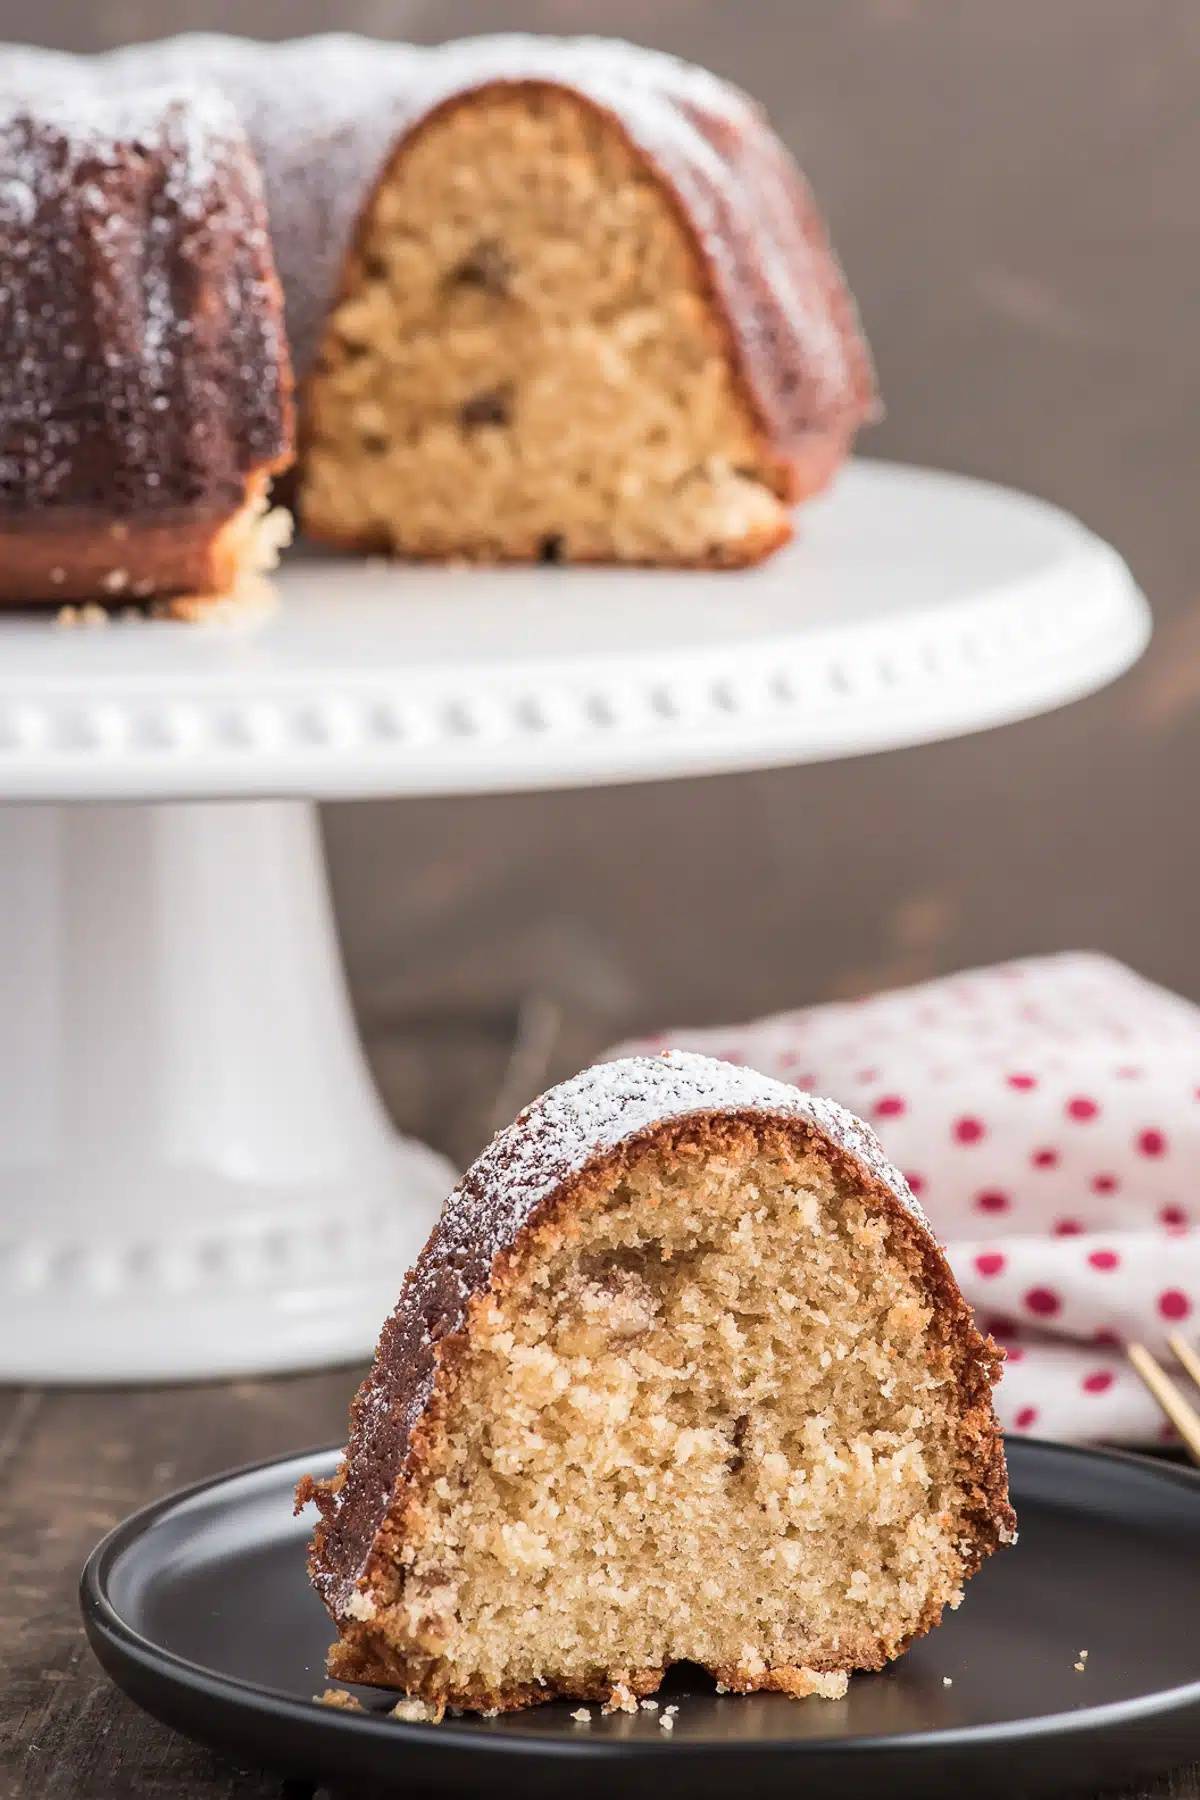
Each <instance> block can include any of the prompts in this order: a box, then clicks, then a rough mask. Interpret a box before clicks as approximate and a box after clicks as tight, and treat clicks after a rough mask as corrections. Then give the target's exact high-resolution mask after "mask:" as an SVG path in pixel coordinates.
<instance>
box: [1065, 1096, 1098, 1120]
mask: <svg viewBox="0 0 1200 1800" xmlns="http://www.w3.org/2000/svg"><path fill="white" fill-rule="evenodd" d="M1066 1111H1067V1117H1068V1119H1078V1120H1079V1121H1080V1122H1081V1123H1083V1122H1086V1121H1087V1120H1089V1119H1097V1118H1099V1116H1100V1108H1099V1107H1098V1106H1097V1105H1096V1102H1095V1101H1094V1100H1091V1099H1089V1098H1088V1096H1087V1095H1086V1094H1076V1096H1075V1098H1074V1099H1073V1100H1068V1101H1067V1108H1066Z"/></svg>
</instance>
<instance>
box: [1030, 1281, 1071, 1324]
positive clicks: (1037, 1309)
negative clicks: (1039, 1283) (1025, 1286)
mask: <svg viewBox="0 0 1200 1800" xmlns="http://www.w3.org/2000/svg"><path fill="white" fill-rule="evenodd" d="M1025 1304H1026V1306H1027V1307H1028V1308H1029V1310H1030V1312H1031V1313H1036V1314H1037V1315H1038V1317H1039V1318H1040V1319H1052V1318H1053V1317H1054V1315H1055V1313H1058V1312H1061V1311H1062V1301H1061V1300H1060V1299H1059V1297H1058V1295H1057V1294H1056V1293H1055V1292H1054V1289H1053V1288H1048V1287H1033V1288H1030V1290H1029V1292H1028V1293H1027V1294H1026V1296H1025Z"/></svg>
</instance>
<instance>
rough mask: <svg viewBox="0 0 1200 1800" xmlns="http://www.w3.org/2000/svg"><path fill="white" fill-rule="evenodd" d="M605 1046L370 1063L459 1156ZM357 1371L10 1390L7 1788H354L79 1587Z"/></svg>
mask: <svg viewBox="0 0 1200 1800" xmlns="http://www.w3.org/2000/svg"><path fill="white" fill-rule="evenodd" d="M568 1018H569V1019H570V1021H571V1023H570V1025H569V1027H568V1025H567V1024H566V1022H565V1021H566V1020H567V1019H568ZM602 1043H603V1022H602V1020H601V1019H599V1018H596V1017H593V1018H592V1019H591V1020H590V1022H589V1019H588V1015H587V1012H586V1009H585V1008H580V1007H573V1008H572V1009H571V1010H570V1012H569V1013H568V1012H567V1011H566V1010H565V1009H563V1008H561V1007H560V1006H559V1005H558V1003H557V1001H556V999H555V997H554V994H553V992H551V991H546V992H534V993H533V994H531V995H530V996H529V997H528V999H527V1001H526V1003H525V1004H524V1005H522V1006H521V1007H520V1008H519V1009H517V1010H516V1012H515V1013H513V1014H511V1015H509V1016H507V1017H506V1016H503V1015H501V1014H499V1013H497V1014H495V1015H492V1016H490V1017H486V1018H482V1019H474V1020H471V1019H463V1020H460V1021H459V1023H458V1026H457V1028H456V1029H454V1030H449V1029H443V1030H442V1031H441V1032H440V1033H438V1032H431V1031H430V1030H429V1029H428V1025H427V1023H425V1022H422V1023H421V1024H420V1027H419V1029H414V1030H412V1031H411V1032H410V1033H408V1034H406V1033H404V1032H402V1031H398V1030H393V1031H391V1032H389V1034H388V1035H387V1037H386V1038H385V1039H383V1040H381V1041H380V1042H379V1043H377V1044H375V1045H373V1046H372V1051H373V1058H372V1059H373V1062H374V1066H375V1071H376V1074H377V1076H378V1077H379V1079H380V1082H381V1085H382V1086H383V1088H384V1090H385V1092H387V1093H388V1094H389V1097H390V1098H391V1099H392V1100H393V1102H394V1103H395V1110H396V1112H397V1115H398V1116H399V1117H400V1119H401V1122H402V1123H403V1125H404V1126H405V1127H406V1128H407V1129H410V1130H415V1131H420V1132H423V1133H424V1135H425V1136H426V1137H427V1138H428V1139H429V1140H430V1141H432V1142H434V1143H436V1144H437V1146H438V1147H439V1148H440V1149H442V1150H444V1151H446V1153H447V1154H448V1155H450V1156H452V1157H454V1158H455V1159H456V1160H457V1161H459V1162H465V1161H466V1160H468V1159H469V1158H470V1157H471V1156H472V1155H473V1154H474V1152H475V1151H476V1150H477V1149H478V1148H479V1147H480V1145H481V1143H482V1142H483V1141H484V1140H485V1139H486V1137H487V1136H489V1135H490V1133H491V1131H492V1130H493V1129H494V1128H495V1126H496V1125H497V1124H499V1123H501V1122H502V1121H504V1120H506V1119H507V1118H509V1117H511V1115H512V1113H513V1112H514V1111H515V1110H516V1109H517V1108H518V1107H519V1105H520V1104H521V1103H522V1102H523V1101H524V1100H525V1099H527V1098H528V1097H529V1096H530V1095H531V1094H533V1093H534V1092H536V1091H537V1089H538V1088H539V1087H540V1086H542V1085H544V1083H545V1082H546V1081H547V1080H551V1079H554V1078H556V1077H557V1076H559V1075H560V1074H562V1073H563V1072H564V1071H566V1070H567V1069H568V1068H571V1067H578V1066H579V1064H580V1063H581V1062H583V1061H585V1060H586V1059H587V1058H588V1056H589V1055H590V1054H592V1053H594V1052H595V1051H597V1050H599V1049H600V1048H601V1047H602ZM450 1102H453V1103H450ZM357 1376H358V1371H357V1370H349V1369H337V1370H334V1371H332V1372H330V1373H326V1374H319V1375H303V1376H295V1377H290V1378H286V1379H274V1380H269V1381H236V1382H232V1383H214V1384H211V1385H204V1386H200V1385H197V1386H189V1387H174V1388H156V1389H122V1390H114V1389H97V1390H80V1389H58V1390H49V1391H46V1390H42V1389H37V1388H20V1389H12V1388H10V1389H3V1390H0V1670H3V1672H4V1675H5V1680H4V1681H3V1683H2V1684H0V1747H2V1750H0V1754H2V1756H3V1761H2V1762H0V1793H2V1794H3V1795H5V1796H6V1797H7V1796H13V1797H16V1796H19V1797H20V1800H123V1797H124V1796H126V1795H137V1796H139V1800H157V1797H162V1800H167V1797H169V1800H258V1797H260V1796H261V1797H262V1800H268V1797H270V1800H316V1797H317V1796H318V1795H321V1796H326V1797H327V1800H335V1796H336V1800H347V1796H348V1790H347V1791H346V1792H345V1793H342V1792H340V1791H339V1790H329V1789H314V1788H313V1787H312V1786H310V1785H308V1784H305V1783H296V1782H286V1783H285V1782H280V1781H279V1780H278V1779H277V1778H274V1777H272V1776H271V1775H269V1774H265V1773H263V1772H262V1771H261V1770H255V1769H246V1768H241V1767H235V1766H234V1765H233V1764H231V1763H229V1762H228V1761H226V1760H225V1759H223V1758H221V1757H219V1756H216V1755H213V1754H212V1753H210V1752H209V1751H207V1750H204V1749H201V1748H200V1747H199V1746H197V1745H194V1744H191V1743H189V1742H188V1741H187V1740H186V1739H184V1738H181V1737H177V1736H176V1735H175V1734H174V1733H173V1732H171V1731H169V1730H168V1729H167V1728H166V1727H165V1726H163V1725H160V1724H158V1722H157V1721H156V1720H154V1719H151V1718H149V1717H148V1716H147V1715H145V1714H143V1713H141V1712H139V1711H138V1709H137V1708H136V1707H135V1706H133V1704H132V1703H131V1702H130V1701H128V1700H126V1699H125V1697H124V1695H123V1694H121V1693H119V1692H118V1690H117V1689H116V1688H115V1687H113V1686H112V1685H111V1684H110V1682H109V1681H108V1679H107V1677H106V1676H105V1675H103V1674H102V1672H101V1670H100V1668H99V1665H98V1664H97V1663H96V1662H95V1661H94V1659H93V1657H92V1654H91V1652H90V1650H89V1649H88V1646H87V1644H86V1642H85V1639H84V1635H83V1630H82V1627H81V1624H80V1620H79V1612H78V1607H77V1603H76V1597H75V1587H76V1581H77V1579H78V1574H79V1570H80V1568H81V1566H82V1564H83V1562H84V1560H85V1558H86V1557H87V1554H88V1552H89V1551H90V1550H91V1548H92V1546H93V1545H94V1544H95V1542H96V1540H97V1539H98V1538H99V1537H101V1536H102V1535H103V1533H104V1532H106V1531H107V1530H108V1529H109V1527H110V1526H112V1525H114V1524H115V1523H116V1522H117V1521H118V1520H119V1519H121V1518H123V1517H124V1516H125V1514H127V1513H129V1512H131V1511H133V1510H134V1509H135V1508H137V1507H139V1506H142V1505H144V1504H145V1503H146V1502H147V1501H149V1500H152V1499H154V1498H156V1497H157V1496H158V1495H160V1494H165V1493H167V1492H169V1491H170V1490H171V1489H172V1488H176V1487H181V1486H184V1485H185V1484H187V1483H189V1482H193V1481H197V1480H200V1479H202V1478H203V1477H205V1476H208V1475H212V1474H215V1473H217V1472H218V1471H219V1470H221V1469H226V1468H230V1467H234V1466H236V1465H237V1464H239V1463H246V1462H252V1461H256V1460H260V1459H262V1458H265V1457H270V1456H274V1455H276V1454H283V1453H285V1452H288V1451H292V1450H296V1449H299V1448H303V1447H304V1446H306V1445H311V1444H318V1443H321V1442H335V1441H337V1439H338V1438H339V1437H340V1436H341V1434H342V1432H343V1429H344V1424H345V1417H346V1406H347V1402H348V1399H349V1396H350V1393H351V1391H352V1389H353V1387H354V1385H355V1382H356V1380H357ZM407 1791H408V1792H409V1794H410V1795H411V1789H409V1790H407ZM354 1792H355V1794H356V1795H358V1794H361V1793H362V1790H361V1789H355V1790H354ZM1135 1794H1136V1795H1137V1796H1138V1800H1168V1797H1169V1800H1200V1766H1196V1767H1193V1768H1190V1769H1187V1770H1181V1771H1179V1772H1178V1773H1176V1774H1175V1775H1174V1776H1173V1777H1171V1778H1168V1779H1166V1780H1164V1781H1161V1782H1159V1783H1156V1784H1153V1783H1152V1784H1150V1785H1148V1786H1145V1787H1140V1788H1137V1789H1134V1790H1126V1792H1125V1800H1134V1795H1135ZM1014 1800H1017V1796H1014Z"/></svg>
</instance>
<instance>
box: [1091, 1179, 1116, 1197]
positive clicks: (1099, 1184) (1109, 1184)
mask: <svg viewBox="0 0 1200 1800" xmlns="http://www.w3.org/2000/svg"><path fill="white" fill-rule="evenodd" d="M1120 1185H1121V1184H1120V1182H1119V1181H1118V1180H1117V1178H1116V1176H1115V1175H1093V1176H1092V1192H1093V1194H1115V1193H1116V1191H1117V1189H1118V1188H1119V1187H1120Z"/></svg>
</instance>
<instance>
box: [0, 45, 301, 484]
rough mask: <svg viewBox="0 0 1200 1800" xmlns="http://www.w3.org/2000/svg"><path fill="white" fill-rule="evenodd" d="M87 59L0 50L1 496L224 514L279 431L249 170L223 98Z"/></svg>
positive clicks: (257, 201)
mask: <svg viewBox="0 0 1200 1800" xmlns="http://www.w3.org/2000/svg"><path fill="white" fill-rule="evenodd" d="M83 66H84V65H80V64H76V63H74V62H72V60H71V59H69V58H61V59H60V58H57V57H51V56H48V55H45V54H44V53H33V52H26V53H19V52H18V53H16V54H15V55H14V56H12V57H9V56H7V55H6V56H5V57H4V58H3V59H2V60H0V171H2V174H0V337H2V338H3V340H4V342H5V343H6V344H7V345H8V346H10V348H11V351H12V354H10V355H9V357H8V358H7V359H6V366H5V380H4V382H3V384H0V509H8V510H12V511H17V512H22V511H25V510H28V509H30V508H35V507H37V508H51V507H68V508H78V509H81V510H82V511H85V512H87V511H92V510H100V511H103V512H104V513H106V514H108V515H112V514H113V513H116V514H118V515H120V514H129V513H132V512H135V511H136V512H139V513H142V512H146V511H148V510H153V509H154V508H156V507H166V506H176V507H178V506H180V505H185V506H186V505H189V504H192V503H194V502H196V501H198V500H201V499H203V501H204V502H205V503H206V504H208V505H209V506H210V507H211V508H212V510H213V511H214V512H216V513H219V511H220V509H221V507H222V505H223V504H225V503H227V504H228V506H229V507H230V509H231V510H232V509H234V508H235V507H236V506H237V505H240V504H241V503H242V500H243V499H244V494H243V477H244V475H245V473H246V472H247V471H248V470H249V469H252V468H254V467H257V466H258V465H260V464H261V463H264V462H267V461H270V460H272V459H274V458H275V457H277V456H278V455H279V453H280V451H281V450H282V448H283V443H284V426H283V414H284V400H283V396H282V391H281V383H282V380H283V375H282V371H283V369H284V368H285V367H286V359H285V352H284V347H283V340H282V333H281V328H280V321H279V318H278V302H277V299H276V290H275V288H274V283H273V278H272V268H271V257H270V249H269V245H268V242H267V237H266V221H265V216H264V209H263V201H262V193H261V186H260V182H259V177H258V172H257V169H256V167H255V165H254V163H253V160H252V158H251V155H250V152H249V148H248V145H247V143H246V139H245V136H244V133H243V131H242V128H241V125H240V123H239V121H238V117H237V114H236V112H235V111H234V109H233V108H232V107H231V106H230V104H229V103H228V101H226V100H225V99H224V98H223V97H222V96H221V95H220V94H219V93H217V92H215V91H213V90H206V89H203V88H199V89H198V88H195V87H193V86H187V85H184V86H181V85H179V84H178V83H175V84H173V85H169V86H165V87H158V86H155V87H146V86H145V84H143V86H142V87H141V88H139V89H138V90H137V91H136V92H134V91H125V90H122V89H121V88H120V87H119V86H118V87H117V88H116V89H115V90H114V91H113V92H108V91H106V90H105V89H104V88H102V87H101V86H100V85H99V83H98V81H97V78H96V76H95V74H93V76H92V78H91V79H90V80H89V79H88V78H87V77H85V75H84V74H83V73H82V69H83ZM202 425H203V426H206V427H207V428H206V429H201V426H202Z"/></svg>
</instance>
